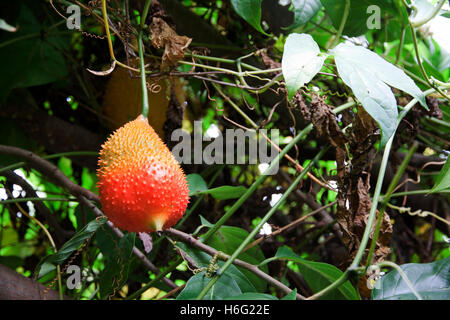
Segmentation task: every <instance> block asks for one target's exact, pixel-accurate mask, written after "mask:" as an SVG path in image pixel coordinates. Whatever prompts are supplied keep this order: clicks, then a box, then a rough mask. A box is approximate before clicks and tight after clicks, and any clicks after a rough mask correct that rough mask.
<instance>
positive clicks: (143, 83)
mask: <svg viewBox="0 0 450 320" xmlns="http://www.w3.org/2000/svg"><path fill="white" fill-rule="evenodd" d="M142 36H143V31H142V30H141V31H139V35H138V48H139V62H140V71H141V88H142V115H143V116H144V118H148V112H149V109H150V107H149V103H148V91H147V80H146V79H145V60H144V44H143V41H142Z"/></svg>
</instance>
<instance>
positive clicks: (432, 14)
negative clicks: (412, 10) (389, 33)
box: [411, 0, 446, 28]
mask: <svg viewBox="0 0 450 320" xmlns="http://www.w3.org/2000/svg"><path fill="white" fill-rule="evenodd" d="M445 1H446V0H440V1H439V3H438V4H437V5H436V6H434V9H433V11H431V12H430V14H429V15H428V17H424V18H423V19H422V20H419V21H416V22H411V25H412V26H413V27H414V28H419V27H421V26H423V25H424V24H426V23H427V22H428V21H430V20H431V19H433V18H434V17H435V16H436V15H437V14H438V13H439V11H440V10H441V8H442V6H443V5H444V3H445Z"/></svg>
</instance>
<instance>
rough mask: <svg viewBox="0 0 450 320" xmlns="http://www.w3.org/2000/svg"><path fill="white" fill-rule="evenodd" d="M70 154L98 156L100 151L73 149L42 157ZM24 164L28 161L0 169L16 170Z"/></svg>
mask: <svg viewBox="0 0 450 320" xmlns="http://www.w3.org/2000/svg"><path fill="white" fill-rule="evenodd" d="M70 156H98V152H94V151H73V152H61V153H54V154H51V155H47V156H44V157H41V158H42V159H46V160H48V159H53V158H59V157H70ZM24 165H26V162H23V161H21V162H17V163H13V164H11V165H9V166H6V167H3V168H1V169H0V172H2V171H6V170H14V169H17V168H20V167H23V166H24Z"/></svg>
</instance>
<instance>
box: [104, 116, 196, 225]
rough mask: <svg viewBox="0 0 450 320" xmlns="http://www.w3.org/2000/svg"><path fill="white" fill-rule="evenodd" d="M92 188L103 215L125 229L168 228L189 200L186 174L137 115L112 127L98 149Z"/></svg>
mask: <svg viewBox="0 0 450 320" xmlns="http://www.w3.org/2000/svg"><path fill="white" fill-rule="evenodd" d="M98 163H99V169H98V171H97V175H98V180H99V181H98V189H99V193H100V201H101V204H102V209H103V212H104V213H105V215H106V216H107V217H108V218H109V220H111V222H112V223H114V225H115V226H116V227H119V228H121V229H123V230H127V231H130V232H152V231H161V230H163V229H166V228H170V227H171V226H173V225H174V224H175V223H177V221H178V220H179V219H180V218H181V217H182V216H183V214H184V212H185V211H186V207H187V204H188V202H189V189H188V185H187V182H186V176H185V174H184V172H183V170H182V169H181V167H180V166H179V164H178V162H177V161H176V159H175V158H174V156H173V155H172V153H171V152H170V150H169V149H168V148H167V146H166V145H165V144H164V142H163V141H162V140H161V139H160V138H159V136H158V135H157V134H156V133H155V131H154V130H153V128H152V127H151V126H150V125H149V124H148V121H147V119H146V118H144V117H143V116H142V115H140V116H138V117H137V118H136V119H135V120H133V121H130V122H128V123H126V124H125V125H124V126H122V127H120V128H119V129H117V130H116V131H115V132H114V133H113V134H112V135H111V136H110V137H109V138H108V140H107V141H106V142H105V143H104V144H103V145H102V150H101V151H100V159H99V162H98Z"/></svg>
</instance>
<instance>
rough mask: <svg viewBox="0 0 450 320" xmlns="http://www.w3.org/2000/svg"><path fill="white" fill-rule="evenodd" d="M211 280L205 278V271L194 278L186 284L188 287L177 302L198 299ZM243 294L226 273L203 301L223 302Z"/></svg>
mask: <svg viewBox="0 0 450 320" xmlns="http://www.w3.org/2000/svg"><path fill="white" fill-rule="evenodd" d="M210 280H211V278H207V277H206V276H205V271H202V272H200V273H197V274H196V275H194V276H192V277H191V278H190V279H189V280H188V282H187V283H186V287H185V288H184V289H183V291H181V292H180V294H179V295H178V297H177V300H193V299H195V298H197V296H198V294H199V293H200V292H201V291H202V290H203V288H204V287H205V286H206V285H207V284H208V283H209V281H210ZM241 293H242V292H241V290H240V289H239V286H238V285H237V283H236V281H235V280H234V279H233V278H232V277H230V276H229V275H227V274H226V273H225V274H223V275H222V276H221V277H220V278H219V280H217V282H216V283H215V284H214V285H213V286H212V288H211V289H210V290H209V292H208V293H207V294H206V295H205V296H204V297H203V300H223V299H225V298H228V297H233V296H237V295H240V294H241Z"/></svg>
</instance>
